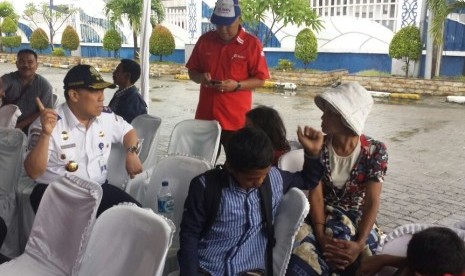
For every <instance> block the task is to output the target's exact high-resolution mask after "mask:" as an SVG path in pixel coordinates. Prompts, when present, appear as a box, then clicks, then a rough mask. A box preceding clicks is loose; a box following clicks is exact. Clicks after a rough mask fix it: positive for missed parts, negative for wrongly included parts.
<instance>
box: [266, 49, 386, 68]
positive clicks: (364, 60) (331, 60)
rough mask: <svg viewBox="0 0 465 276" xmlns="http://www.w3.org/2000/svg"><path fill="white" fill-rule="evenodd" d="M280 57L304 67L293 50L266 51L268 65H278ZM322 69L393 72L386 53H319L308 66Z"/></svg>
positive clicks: (296, 66) (298, 66)
mask: <svg viewBox="0 0 465 276" xmlns="http://www.w3.org/2000/svg"><path fill="white" fill-rule="evenodd" d="M279 59H288V60H290V61H292V62H294V63H295V66H294V67H295V68H304V64H303V63H302V62H300V61H299V60H297V59H296V58H295V56H294V53H293V52H275V51H273V52H266V60H267V63H268V66H270V67H276V66H277V65H278V62H279ZM308 68H311V69H317V70H322V71H329V70H336V69H347V70H349V73H355V72H359V71H362V70H369V69H375V70H379V71H385V72H391V58H390V57H389V56H388V55H385V54H355V53H318V56H317V58H316V60H315V61H313V62H311V63H310V64H309V66H308Z"/></svg>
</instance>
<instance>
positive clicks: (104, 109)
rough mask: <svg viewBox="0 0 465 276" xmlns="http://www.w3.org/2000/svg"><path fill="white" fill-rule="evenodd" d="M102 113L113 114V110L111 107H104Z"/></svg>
mask: <svg viewBox="0 0 465 276" xmlns="http://www.w3.org/2000/svg"><path fill="white" fill-rule="evenodd" d="M102 112H104V113H113V111H112V110H111V108H110V107H109V106H104V107H103V110H102Z"/></svg>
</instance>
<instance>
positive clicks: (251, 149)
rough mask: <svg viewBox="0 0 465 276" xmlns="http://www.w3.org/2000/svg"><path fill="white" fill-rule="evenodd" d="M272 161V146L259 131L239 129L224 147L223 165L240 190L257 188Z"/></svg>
mask: <svg viewBox="0 0 465 276" xmlns="http://www.w3.org/2000/svg"><path fill="white" fill-rule="evenodd" d="M272 161H273V146H272V145H271V142H270V139H269V138H268V136H267V135H266V134H265V132H263V131H262V130H261V129H257V128H248V127H246V128H243V129H240V130H238V131H237V132H235V133H234V134H233V135H232V136H231V138H230V139H229V141H228V144H227V145H226V162H225V165H226V167H227V168H228V170H229V171H230V172H231V174H232V175H233V176H234V178H235V179H236V181H237V182H239V185H240V186H241V187H242V188H245V189H248V188H254V187H259V186H260V185H261V184H262V183H263V180H264V179H265V177H266V175H267V174H268V171H269V169H270V167H271V163H272Z"/></svg>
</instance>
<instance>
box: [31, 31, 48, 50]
mask: <svg viewBox="0 0 465 276" xmlns="http://www.w3.org/2000/svg"><path fill="white" fill-rule="evenodd" d="M48 44H49V40H48V36H47V33H46V32H45V31H44V30H43V29H42V28H37V29H35V30H34V31H33V32H32V34H31V38H30V45H31V48H32V49H36V50H39V52H42V50H44V49H47V48H48Z"/></svg>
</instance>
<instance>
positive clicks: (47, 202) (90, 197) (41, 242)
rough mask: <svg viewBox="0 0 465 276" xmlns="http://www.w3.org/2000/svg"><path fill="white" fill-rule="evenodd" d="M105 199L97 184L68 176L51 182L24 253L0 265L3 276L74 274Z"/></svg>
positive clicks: (62, 275) (63, 275)
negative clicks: (102, 199) (99, 206)
mask: <svg viewBox="0 0 465 276" xmlns="http://www.w3.org/2000/svg"><path fill="white" fill-rule="evenodd" d="M101 198H102V188H101V187H100V185H99V184H98V183H95V182H92V181H86V180H83V179H81V178H79V177H77V176H74V175H71V176H65V177H62V178H60V179H58V180H57V181H55V182H52V183H50V185H49V186H48V188H47V190H46V191H45V193H44V196H43V198H42V201H41V204H40V206H39V209H38V210H37V214H36V216H35V220H34V224H33V226H32V230H31V234H30V236H29V240H28V242H27V245H26V249H25V252H24V253H23V254H22V255H20V256H19V257H17V258H15V259H13V260H11V261H9V262H7V263H4V264H2V265H0V275H4V276H17V275H22V276H28V275H31V276H32V275H34V276H41V275H44V276H51V275H52V276H53V275H61V276H65V275H72V274H73V271H75V270H76V268H77V267H79V265H80V262H81V260H82V253H80V252H83V251H84V248H85V247H86V245H87V241H88V239H89V235H90V233H91V230H92V227H93V225H94V222H95V215H96V212H97V208H98V205H99V204H100V200H101Z"/></svg>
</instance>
